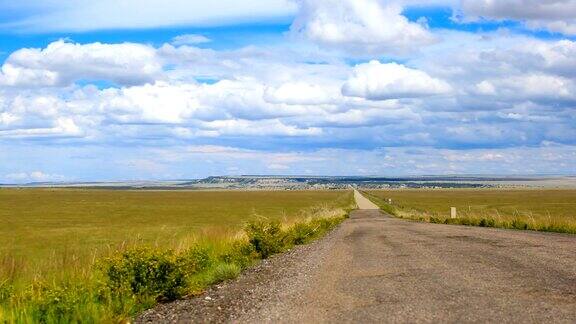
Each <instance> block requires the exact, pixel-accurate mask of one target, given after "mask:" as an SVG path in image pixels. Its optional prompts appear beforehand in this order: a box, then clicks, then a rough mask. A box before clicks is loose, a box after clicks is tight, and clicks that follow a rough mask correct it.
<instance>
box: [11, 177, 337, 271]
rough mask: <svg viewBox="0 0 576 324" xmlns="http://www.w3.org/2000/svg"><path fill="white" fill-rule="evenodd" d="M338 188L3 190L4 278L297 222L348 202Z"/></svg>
mask: <svg viewBox="0 0 576 324" xmlns="http://www.w3.org/2000/svg"><path fill="white" fill-rule="evenodd" d="M346 195H347V193H345V192H338V191H291V192H288V191H121V190H68V189H23V190H18V189H2V190H0V275H4V277H6V276H7V275H9V276H11V277H13V279H15V280H19V279H21V278H24V279H25V280H27V279H29V278H31V277H33V276H46V275H49V274H51V273H61V271H62V269H63V268H67V267H71V268H82V267H83V266H84V265H85V264H87V263H90V262H91V260H92V259H94V258H95V257H97V256H99V255H102V254H107V253H109V252H110V251H113V250H117V249H119V248H122V246H125V245H141V244H145V245H151V246H158V247H178V246H179V245H182V244H187V243H186V242H187V241H189V240H194V237H195V236H197V235H198V234H200V233H202V232H211V233H212V234H213V235H215V234H216V233H220V234H221V235H226V233H227V232H235V231H238V230H239V229H241V227H242V226H243V224H245V223H246V222H247V221H249V220H252V219H255V218H258V217H265V218H267V219H270V220H274V219H277V220H281V221H283V222H287V221H290V220H291V219H298V218H299V217H301V216H302V215H305V214H306V213H307V212H308V210H309V209H310V208H314V207H318V206H328V207H338V206H342V205H344V204H346V203H347V201H346V199H347V197H346Z"/></svg>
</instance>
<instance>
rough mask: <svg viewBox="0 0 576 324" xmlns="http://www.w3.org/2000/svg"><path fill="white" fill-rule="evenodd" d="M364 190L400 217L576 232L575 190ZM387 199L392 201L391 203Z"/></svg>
mask: <svg viewBox="0 0 576 324" xmlns="http://www.w3.org/2000/svg"><path fill="white" fill-rule="evenodd" d="M366 193H367V194H368V196H369V198H371V199H372V200H373V201H374V202H375V203H376V204H378V205H379V206H380V207H381V208H382V209H383V210H384V211H386V212H388V213H391V214H394V215H396V216H398V217H402V218H408V219H416V220H421V221H428V222H433V223H447V224H463V225H476V226H486V227H501V228H514V229H528V230H537V231H551V232H563V233H574V234H576V190H570V189H563V190H561V189H434V190H432V189H402V190H370V191H367V192H366ZM387 199H392V204H388V203H387ZM450 207H456V209H457V216H458V217H457V218H456V219H450Z"/></svg>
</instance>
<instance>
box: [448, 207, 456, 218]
mask: <svg viewBox="0 0 576 324" xmlns="http://www.w3.org/2000/svg"><path fill="white" fill-rule="evenodd" d="M456 217H457V215H456V207H450V218H452V219H454V218H456Z"/></svg>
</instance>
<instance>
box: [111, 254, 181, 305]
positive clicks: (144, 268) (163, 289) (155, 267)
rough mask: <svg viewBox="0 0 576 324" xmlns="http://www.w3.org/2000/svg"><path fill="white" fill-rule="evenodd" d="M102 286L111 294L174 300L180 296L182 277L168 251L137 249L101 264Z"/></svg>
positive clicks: (178, 267)
mask: <svg viewBox="0 0 576 324" xmlns="http://www.w3.org/2000/svg"><path fill="white" fill-rule="evenodd" d="M101 269H102V270H103V273H104V275H105V283H106V285H107V286H108V288H110V289H111V290H112V291H113V292H123V291H126V290H129V291H130V292H132V293H133V294H134V295H136V296H144V297H146V296H151V297H154V298H156V299H168V300H174V299H176V298H179V297H181V296H182V294H183V292H184V289H185V287H186V274H185V272H184V271H183V267H182V266H180V265H179V262H178V260H177V257H176V256H175V255H174V253H173V252H172V251H171V250H167V251H162V250H154V249H148V248H138V249H134V250H130V251H126V252H124V253H122V254H120V255H117V256H114V257H111V258H107V259H105V260H104V262H102V263H101Z"/></svg>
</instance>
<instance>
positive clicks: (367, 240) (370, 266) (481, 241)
mask: <svg viewBox="0 0 576 324" xmlns="http://www.w3.org/2000/svg"><path fill="white" fill-rule="evenodd" d="M355 195H356V199H357V203H358V205H359V208H360V209H359V210H356V211H354V212H352V213H351V215H350V219H349V220H347V221H345V222H344V223H343V224H342V225H341V226H340V227H339V228H338V229H336V230H335V231H334V232H332V233H331V234H329V235H328V236H327V237H326V238H324V239H322V240H320V241H318V242H315V243H313V244H310V245H308V246H304V247H298V248H296V249H294V250H293V251H291V252H289V253H286V254H283V255H279V256H277V257H274V258H272V259H270V260H267V261H265V262H263V264H261V265H259V266H257V267H256V268H255V269H252V270H249V271H248V272H247V273H246V274H244V275H242V276H241V277H240V278H239V279H238V280H236V281H233V282H230V283H226V284H224V285H221V286H219V287H215V288H213V289H211V290H209V291H208V292H207V293H206V295H204V296H201V297H198V298H194V299H190V300H185V301H180V302H177V303H174V304H167V305H162V306H160V307H158V308H157V309H156V310H153V311H151V312H148V313H147V314H145V315H144V316H143V317H142V318H140V319H139V320H140V321H148V322H233V323H245V322H249V323H262V322H269V323H272V322H274V323H278V322H284V323H320V322H323V323H425V322H428V323H431V322H434V323H435V322H443V323H445V322H448V323H470V322H512V323H544V322H546V323H549V322H553V323H576V236H574V235H564V234H555V233H540V232H530V231H514V230H502V229H491V228H478V227H466V226H453V225H439V224H427V223H419V222H411V221H406V220H401V219H396V218H392V217H389V216H386V215H384V214H382V213H380V211H379V210H377V207H376V206H374V205H373V204H372V203H371V202H370V201H368V200H367V199H365V198H364V197H362V196H361V195H360V194H359V193H358V192H357V191H355Z"/></svg>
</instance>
